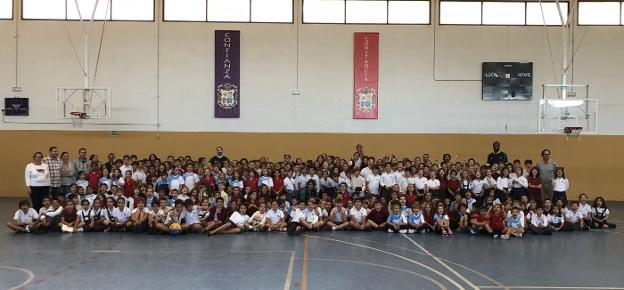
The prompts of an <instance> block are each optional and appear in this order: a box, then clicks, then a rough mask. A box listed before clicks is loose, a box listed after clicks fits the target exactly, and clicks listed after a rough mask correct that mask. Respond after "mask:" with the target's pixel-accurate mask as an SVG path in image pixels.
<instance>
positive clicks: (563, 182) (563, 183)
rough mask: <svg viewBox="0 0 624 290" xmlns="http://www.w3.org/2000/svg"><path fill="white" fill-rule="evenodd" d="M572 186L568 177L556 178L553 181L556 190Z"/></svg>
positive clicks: (566, 189)
mask: <svg viewBox="0 0 624 290" xmlns="http://www.w3.org/2000/svg"><path fill="white" fill-rule="evenodd" d="M569 188H570V181H568V179H567V178H556V179H555V181H554V182H553V190H554V191H568V189H569Z"/></svg>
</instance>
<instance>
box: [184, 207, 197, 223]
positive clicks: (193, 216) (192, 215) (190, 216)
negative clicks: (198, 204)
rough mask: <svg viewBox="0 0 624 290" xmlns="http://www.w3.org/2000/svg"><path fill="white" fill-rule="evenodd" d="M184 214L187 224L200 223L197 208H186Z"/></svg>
mask: <svg viewBox="0 0 624 290" xmlns="http://www.w3.org/2000/svg"><path fill="white" fill-rule="evenodd" d="M182 215H183V216H184V221H185V223H186V224H187V225H194V224H198V223H199V210H198V209H197V208H193V209H192V210H191V211H188V210H186V209H184V212H182Z"/></svg>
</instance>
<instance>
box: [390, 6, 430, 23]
mask: <svg viewBox="0 0 624 290" xmlns="http://www.w3.org/2000/svg"><path fill="white" fill-rule="evenodd" d="M429 15H430V12H429V1H390V2H389V3H388V23H390V24H429Z"/></svg>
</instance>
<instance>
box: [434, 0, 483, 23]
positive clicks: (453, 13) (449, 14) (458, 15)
mask: <svg viewBox="0 0 624 290" xmlns="http://www.w3.org/2000/svg"><path fill="white" fill-rule="evenodd" d="M440 24H481V2H454V1H443V2H440Z"/></svg>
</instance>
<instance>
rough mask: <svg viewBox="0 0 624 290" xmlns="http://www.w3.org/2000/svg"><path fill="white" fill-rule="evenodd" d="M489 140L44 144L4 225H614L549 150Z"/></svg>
mask: <svg viewBox="0 0 624 290" xmlns="http://www.w3.org/2000/svg"><path fill="white" fill-rule="evenodd" d="M492 148H493V151H492V153H490V154H489V155H488V156H487V158H481V159H482V160H480V159H477V158H469V159H467V160H453V159H452V157H451V154H444V155H443V156H441V157H442V158H441V160H439V161H438V160H437V159H434V158H432V157H430V156H429V154H422V155H420V154H419V155H418V156H416V157H413V158H403V157H400V158H399V157H397V156H394V155H392V154H388V155H385V156H381V157H380V156H371V155H368V154H365V152H364V148H363V146H362V145H359V144H358V145H357V146H356V149H355V152H354V153H353V155H352V156H349V157H347V158H343V157H339V156H332V155H328V154H325V153H322V154H320V155H318V156H317V157H316V159H314V160H304V159H302V158H293V157H291V156H290V155H288V154H285V155H283V159H282V160H279V161H272V160H270V159H269V158H266V157H259V158H256V159H247V158H240V159H238V160H230V159H229V158H228V157H226V155H225V154H224V149H223V148H222V147H217V149H216V154H215V155H214V156H212V157H211V158H205V157H199V158H196V159H194V158H193V157H192V156H178V157H176V156H166V157H164V156H157V155H156V154H150V155H149V156H145V157H138V156H136V155H132V154H128V155H123V156H116V155H115V154H113V153H109V154H108V155H106V159H104V158H100V155H97V154H91V155H89V154H88V153H87V149H86V148H80V149H79V151H78V157H77V158H76V159H73V160H72V159H71V157H70V154H69V153H68V152H61V150H59V148H57V147H54V146H53V147H50V148H48V154H47V156H44V154H43V153H42V152H35V153H34V154H33V160H32V162H31V163H29V164H28V165H26V169H25V189H26V191H27V193H28V195H29V196H30V200H22V201H20V202H19V204H18V205H17V206H18V207H19V208H17V209H16V212H15V215H14V217H13V219H12V220H10V221H8V222H7V227H8V228H10V229H11V230H13V231H15V232H16V233H35V234H43V233H47V232H63V233H76V232H127V233H144V234H167V235H180V234H204V235H206V236H213V235H219V234H236V233H242V232H285V233H287V234H289V235H297V234H299V233H301V232H305V231H383V232H388V233H402V234H438V235H441V236H443V237H453V236H454V235H455V234H456V233H463V234H466V235H475V236H476V235H483V236H489V237H491V238H494V239H510V238H516V239H519V238H522V237H523V236H525V235H527V234H535V235H551V234H553V233H554V232H559V231H587V230H589V229H604V228H614V227H615V225H614V224H612V223H610V222H609V209H608V207H607V201H605V199H604V198H602V197H600V194H599V193H580V194H574V196H571V195H569V194H568V193H569V192H571V191H570V188H571V187H572V186H573V181H572V182H571V181H570V180H568V179H567V178H566V171H565V168H564V167H561V166H559V165H558V164H557V163H556V162H555V161H553V160H552V159H551V152H550V150H548V149H544V150H543V151H542V152H541V154H540V155H541V156H540V158H539V160H536V161H533V160H517V159H516V160H512V161H510V160H508V157H507V154H506V153H505V152H503V151H502V150H501V144H500V143H499V142H494V143H493V144H492ZM538 153H539V152H538ZM536 155H537V154H536ZM119 157H121V158H119ZM480 161H483V163H481V162H480Z"/></svg>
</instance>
